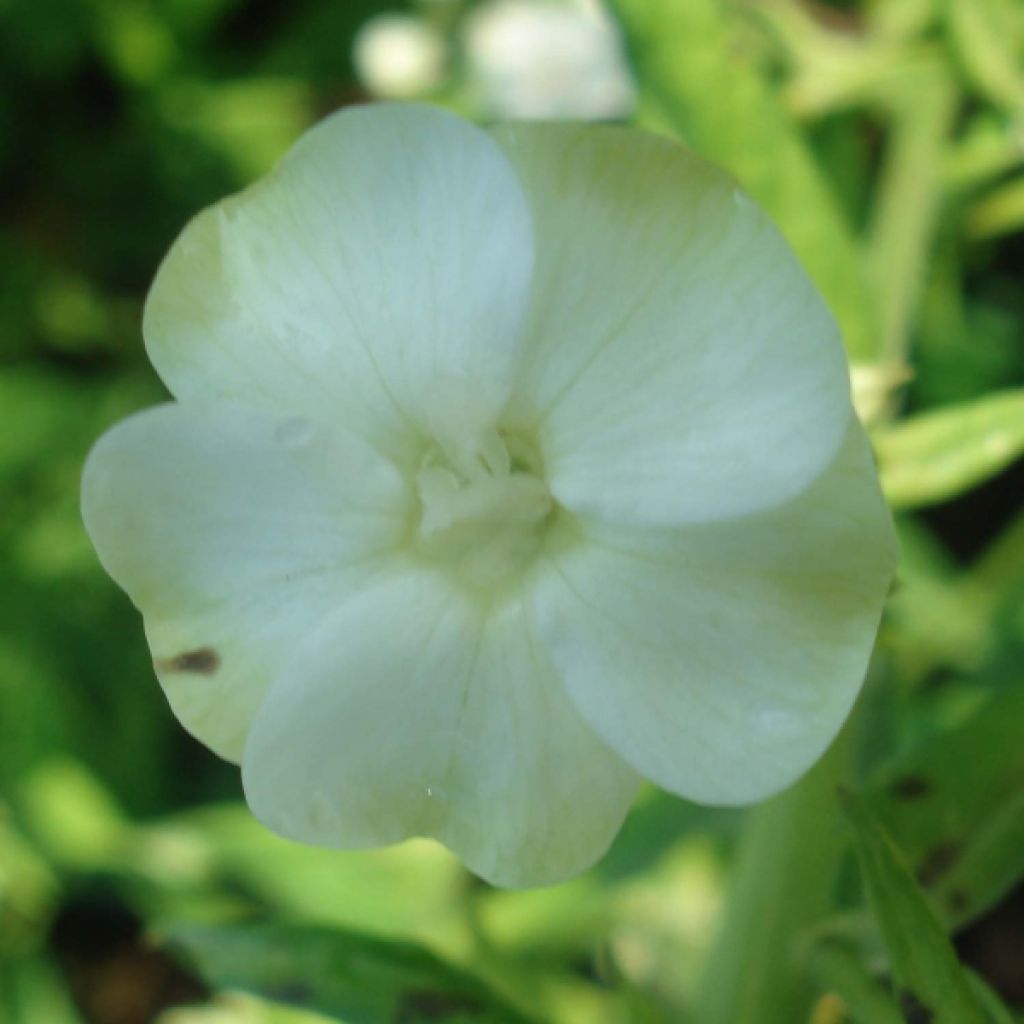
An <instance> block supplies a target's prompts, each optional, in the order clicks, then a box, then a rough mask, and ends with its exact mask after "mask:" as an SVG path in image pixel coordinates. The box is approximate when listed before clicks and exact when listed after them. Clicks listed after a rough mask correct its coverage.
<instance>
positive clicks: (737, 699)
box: [533, 425, 897, 804]
mask: <svg viewBox="0 0 1024 1024" xmlns="http://www.w3.org/2000/svg"><path fill="white" fill-rule="evenodd" d="M896 557H897V550H896V541H895V535H894V532H893V528H892V523H891V518H890V515H889V512H888V510H887V509H886V507H885V504H884V502H883V500H882V498H881V496H880V493H879V490H878V484H877V478H876V475H875V470H874V466H873V463H872V459H871V454H870V449H869V448H868V444H867V441H866V439H865V437H864V434H863V431H862V430H861V429H860V427H859V426H857V425H855V426H852V427H851V429H850V432H849V434H848V437H847V440H846V442H845V443H844V445H843V447H842V449H841V451H840V453H839V455H838V456H837V458H836V460H835V462H834V463H833V465H832V466H831V467H830V468H829V469H828V471H827V472H826V473H825V474H824V475H823V476H822V477H821V478H820V479H819V480H817V481H816V482H815V483H814V484H812V486H811V487H810V488H809V489H808V490H807V491H806V492H805V493H803V494H801V495H799V496H798V497H796V498H794V499H792V500H791V501H790V502H789V503H788V504H786V505H783V506H779V507H776V508H774V509H772V510H770V511H768V512H763V513H759V514H757V515H754V516H751V517H748V518H746V519H740V520H732V521H729V522H725V523H715V524H697V525H692V526H688V527H680V528H677V529H673V530H649V531H640V530H637V531H631V532H625V531H623V530H622V529H619V530H617V531H612V530H610V529H608V528H605V527H600V526H596V527H594V526H592V527H591V528H590V530H589V536H588V537H587V538H586V539H584V540H581V541H579V542H578V543H577V544H576V545H575V546H573V547H571V548H569V549H567V550H566V551H564V552H563V553H562V554H561V555H560V556H557V558H556V566H557V570H558V572H557V573H551V574H549V575H547V576H545V577H543V579H542V582H541V583H540V584H539V586H538V588H537V591H536V593H535V594H534V596H533V614H534V616H535V620H536V623H537V628H538V634H539V636H540V637H541V640H542V642H543V643H544V644H545V646H546V647H547V648H548V651H549V653H550V655H551V657H552V660H553V661H554V663H555V664H556V665H557V666H558V668H559V669H561V671H562V673H563V675H564V678H565V680H566V685H567V687H568V689H569V694H570V696H571V697H572V699H573V700H574V701H575V702H576V706H577V707H578V708H579V710H580V713H581V714H582V715H583V716H584V717H585V718H586V719H587V721H588V722H590V724H591V725H592V726H593V727H594V729H595V730H596V731H597V732H598V734H599V735H601V736H602V737H603V738H604V739H605V740H606V741H607V742H608V744H609V745H610V746H612V747H613V748H614V749H615V750H616V751H618V753H619V754H620V755H621V756H622V757H623V758H624V759H625V760H626V761H628V762H629V763H630V764H631V765H632V766H633V767H634V768H635V769H636V770H637V771H639V772H640V773H641V774H642V775H645V776H647V777H648V778H650V779H652V780H654V781H655V782H657V783H659V784H660V785H662V786H664V787H665V788H666V789H669V790H671V791H673V792H675V793H678V794H680V795H681V796H685V797H689V798H690V799H694V800H698V801H701V802H704V803H722V804H732V803H744V802H747V801H752V800H756V799H759V798H761V797H764V796H766V795H768V794H770V793H773V792H775V791H776V790H778V789H781V788H782V787H783V786H785V785H787V784H788V783H790V782H792V781H793V780H794V779H795V778H796V777H797V776H799V775H800V774H801V773H802V772H803V771H805V770H806V769H807V768H808V767H809V766H810V765H811V764H812V763H813V761H814V760H815V759H816V758H817V757H818V756H819V755H820V754H821V753H822V751H823V750H824V749H825V748H826V747H827V746H828V744H829V743H830V742H831V740H832V738H833V737H834V736H835V734H836V732H837V731H838V729H839V727H840V725H841V724H842V722H843V720H844V718H845V717H846V715H847V713H848V712H849V709H850V706H851V705H852V704H853V701H854V699H855V697H856V695H857V692H858V690H859V689H860V686H861V683H862V681H863V678H864V675H865V672H866V670H867V665H868V659H869V657H870V654H871V649H872V645H873V643H874V639H875V633H876V630H877V628H878V621H879V616H880V613H881V608H882V604H883V601H884V598H885V594H886V590H887V588H888V585H889V581H890V578H891V575H892V571H893V568H894V566H895V562H896Z"/></svg>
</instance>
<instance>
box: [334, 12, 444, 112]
mask: <svg viewBox="0 0 1024 1024" xmlns="http://www.w3.org/2000/svg"><path fill="white" fill-rule="evenodd" d="M353 50H354V53H353V58H354V61H355V66H356V71H357V72H358V73H359V77H360V79H361V80H362V82H363V84H364V85H365V86H366V88H367V89H369V90H370V91H371V92H372V93H374V94H376V95H377V96H383V97H386V98H389V99H409V98H412V97H416V96H422V95H423V94H424V93H427V92H430V91H431V90H432V89H436V88H437V87H438V86H439V85H440V84H441V82H442V81H443V80H444V65H445V45H444V38H443V37H442V36H441V34H440V32H438V31H437V30H436V29H434V28H433V27H432V26H431V25H429V24H428V23H427V22H426V21H424V20H423V19H422V18H417V17H415V16H414V15H411V14H378V15H377V16H376V17H374V18H371V19H370V20H369V21H368V22H366V24H365V25H363V27H362V28H361V29H360V30H359V32H358V34H357V35H356V38H355V43H354V46H353Z"/></svg>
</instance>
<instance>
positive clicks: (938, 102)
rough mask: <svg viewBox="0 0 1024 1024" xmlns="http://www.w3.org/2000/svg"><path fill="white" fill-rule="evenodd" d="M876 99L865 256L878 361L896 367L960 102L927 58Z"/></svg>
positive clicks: (938, 65) (941, 66)
mask: <svg viewBox="0 0 1024 1024" xmlns="http://www.w3.org/2000/svg"><path fill="white" fill-rule="evenodd" d="M882 95H883V97H884V101H885V104H886V106H887V108H888V113H889V117H890V126H889V137H888V140H887V144H886V156H885V163H884V166H883V170H882V177H881V182H880V185H879V189H878V199H877V201H876V204H875V208H874V211H873V216H872V223H871V227H870V246H869V256H870V267H871V276H872V283H873V290H874V292H875V294H876V295H877V297H878V303H879V310H880V316H879V328H880V331H881V345H882V354H883V358H884V359H885V360H887V361H890V362H899V361H900V360H902V359H903V358H904V357H905V356H906V353H907V349H908V347H909V343H910V328H911V324H912V322H913V318H914V313H915V311H916V309H917V302H918V299H919V297H920V294H921V291H922V287H923V284H924V276H925V270H926V267H927V260H928V254H929V251H930V248H931V243H932V236H933V233H934V230H935V224H936V219H937V214H938V210H939V206H940V200H941V197H942V186H943V183H944V180H943V166H942V160H943V156H944V154H945V151H946V144H947V139H948V136H949V132H950V128H951V126H952V122H953V115H954V114H955V112H956V109H957V98H958V97H957V91H956V89H955V87H954V82H953V79H952V76H951V74H950V73H949V70H948V69H947V67H946V64H945V63H944V62H943V61H942V60H941V59H940V58H939V57H937V56H932V55H927V56H925V57H923V58H922V59H920V60H919V61H917V62H912V63H910V64H909V65H908V66H907V67H905V68H903V69H901V71H900V73H899V74H898V75H894V76H892V80H891V81H889V82H887V83H886V88H885V89H884V91H883V93H882Z"/></svg>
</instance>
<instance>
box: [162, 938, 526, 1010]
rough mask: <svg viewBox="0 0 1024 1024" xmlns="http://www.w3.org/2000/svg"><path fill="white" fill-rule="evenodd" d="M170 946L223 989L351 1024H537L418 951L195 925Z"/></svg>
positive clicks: (370, 941)
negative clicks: (393, 1023) (386, 1023)
mask: <svg viewBox="0 0 1024 1024" xmlns="http://www.w3.org/2000/svg"><path fill="white" fill-rule="evenodd" d="M165 937H166V940H167V941H168V942H169V944H170V945H171V947H172V948H174V949H177V950H180V951H181V952H183V953H184V954H185V956H186V957H187V959H188V960H190V961H191V962H192V964H193V965H194V967H195V969H196V970H197V971H198V973H199V974H200V975H201V976H202V977H203V978H204V979H205V980H206V981H207V982H208V983H209V984H211V985H212V986H214V987H215V988H231V989H241V990H242V991H245V992H250V993H253V994H254V995H258V996H262V997H264V998H267V999H272V1000H276V1001H278V1002H282V1003H287V1004H289V1005H292V1006H295V1007H298V1008H305V1009H310V1010H314V1011H316V1012H318V1013H326V1014H330V1015H334V1016H336V1017H339V1018H341V1019H343V1020H344V1021H345V1022H346V1024H380V1022H381V1021H391V1020H394V1021H407V1022H409V1024H416V1022H426V1021H438V1022H440V1021H444V1022H449V1024H455V1022H458V1024H529V1018H526V1017H524V1016H523V1014H521V1013H520V1012H518V1011H517V1010H515V1009H514V1008H512V1007H511V1006H510V1005H509V1004H508V1003H507V1002H506V1001H505V1000H504V999H503V998H502V997H500V996H499V995H497V994H496V993H494V992H493V991H491V990H490V989H489V988H488V987H487V986H486V985H485V984H484V983H483V982H482V981H480V980H478V979H477V978H475V977H473V976H472V975H470V974H468V973H466V972H463V971H461V970H459V969H457V968H455V967H453V966H452V965H450V964H448V963H446V962H445V961H443V960H441V959H440V958H439V957H437V956H435V955H434V954H433V953H431V952H429V951H428V950H427V949H425V948H423V947H421V946H417V945H414V944H412V943H403V942H393V941H387V940H383V939H377V938H371V937H369V936H366V935H360V934H358V933H355V932H349V931H341V930H338V929H331V928H321V927H315V926H303V925H271V924H254V925H238V926H223V927H221V926H212V925H211V926H206V925H203V926H200V925H186V926H179V927H174V928H172V929H170V930H169V931H168V932H167V933H166V935H165Z"/></svg>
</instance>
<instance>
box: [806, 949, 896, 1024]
mask: <svg viewBox="0 0 1024 1024" xmlns="http://www.w3.org/2000/svg"><path fill="white" fill-rule="evenodd" d="M808 966H809V967H810V970H811V973H812V974H813V975H814V976H815V977H817V978H818V980H819V981H820V983H821V985H822V987H823V988H824V989H825V990H826V991H828V992H834V993H835V994H836V995H837V996H839V998H840V999H841V1000H842V1001H843V1006H844V1007H845V1008H846V1012H847V1014H848V1015H849V1017H850V1019H851V1020H853V1021H855V1022H856V1024H906V1022H905V1020H904V1017H903V1014H902V1013H901V1012H900V1008H899V1007H898V1006H897V1005H896V1002H895V1000H894V999H893V997H892V995H891V994H890V993H889V992H888V991H887V990H886V989H885V987H884V986H883V985H882V984H880V983H879V982H878V981H877V980H876V979H875V978H873V977H872V976H871V974H870V973H869V972H868V970H867V968H866V967H865V966H864V964H863V963H862V962H861V959H860V958H859V957H857V956H856V955H855V954H854V953H853V952H851V951H850V950H849V949H847V948H845V946H844V945H843V944H842V943H841V942H839V941H838V940H836V939H834V938H827V939H822V940H820V941H819V942H817V943H816V944H815V945H814V947H813V948H812V950H811V952H810V954H809V956H808Z"/></svg>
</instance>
